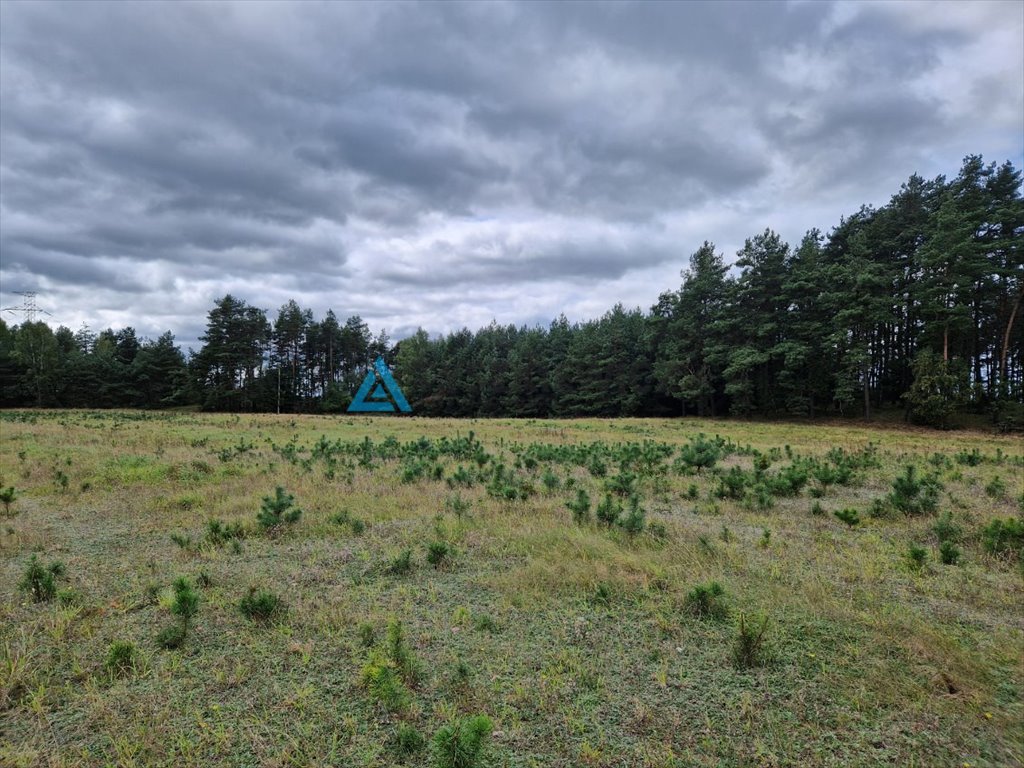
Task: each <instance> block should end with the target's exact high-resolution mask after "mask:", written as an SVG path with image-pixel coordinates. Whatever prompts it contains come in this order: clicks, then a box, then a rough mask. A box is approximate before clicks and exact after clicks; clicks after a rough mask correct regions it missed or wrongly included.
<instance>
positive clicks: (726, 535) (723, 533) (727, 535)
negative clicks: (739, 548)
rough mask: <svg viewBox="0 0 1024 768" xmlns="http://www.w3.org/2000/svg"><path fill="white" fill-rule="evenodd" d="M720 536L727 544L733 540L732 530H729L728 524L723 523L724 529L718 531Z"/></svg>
mask: <svg viewBox="0 0 1024 768" xmlns="http://www.w3.org/2000/svg"><path fill="white" fill-rule="evenodd" d="M718 538H720V539H721V540H722V541H724V542H725V543H726V544H728V543H729V542H730V541H732V531H730V530H729V526H728V525H724V524H723V525H722V530H720V531H719V532H718Z"/></svg>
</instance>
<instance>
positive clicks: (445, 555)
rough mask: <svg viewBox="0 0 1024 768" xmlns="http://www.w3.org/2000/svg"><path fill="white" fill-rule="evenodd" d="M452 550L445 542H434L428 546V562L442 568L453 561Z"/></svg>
mask: <svg viewBox="0 0 1024 768" xmlns="http://www.w3.org/2000/svg"><path fill="white" fill-rule="evenodd" d="M451 556H452V549H451V547H450V546H448V544H447V543H445V542H443V541H432V542H430V543H429V544H428V545H427V562H428V563H430V564H431V565H432V566H434V567H435V568H440V567H441V566H443V565H445V564H446V563H448V562H449V561H450V560H451Z"/></svg>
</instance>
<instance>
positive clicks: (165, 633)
mask: <svg viewBox="0 0 1024 768" xmlns="http://www.w3.org/2000/svg"><path fill="white" fill-rule="evenodd" d="M186 633H187V630H186V629H185V624H184V623H183V622H182V623H179V622H175V623H174V624H169V625H167V626H166V627H164V629H162V630H160V634H158V635H157V636H156V644H157V645H159V646H160V647H161V648H164V649H166V650H173V649H174V648H178V647H179V646H180V645H181V644H182V643H184V642H185V635H186Z"/></svg>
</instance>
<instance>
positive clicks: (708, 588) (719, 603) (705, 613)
mask: <svg viewBox="0 0 1024 768" xmlns="http://www.w3.org/2000/svg"><path fill="white" fill-rule="evenodd" d="M684 604H685V606H686V610H687V611H688V612H689V613H691V614H692V615H694V616H696V617H697V618H698V619H712V620H715V621H722V620H724V619H726V618H728V616H729V606H728V604H727V602H726V599H725V588H724V587H722V585H721V584H719V583H718V582H717V581H709V582H708V583H707V584H698V585H697V586H695V587H694V588H693V589H691V590H690V591H689V592H688V593H687V595H686V601H685V603H684Z"/></svg>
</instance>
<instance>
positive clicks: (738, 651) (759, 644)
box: [732, 613, 768, 669]
mask: <svg viewBox="0 0 1024 768" xmlns="http://www.w3.org/2000/svg"><path fill="white" fill-rule="evenodd" d="M767 632H768V617H767V616H765V617H763V619H762V620H761V626H757V625H756V622H755V623H748V622H747V618H746V616H744V615H743V614H742V613H741V614H740V619H739V626H738V627H737V630H736V639H735V641H734V643H733V651H732V658H733V662H734V663H735V664H736V666H737V667H739V668H741V669H749V668H751V667H759V666H762V665H763V664H764V661H765V638H766V635H767Z"/></svg>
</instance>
